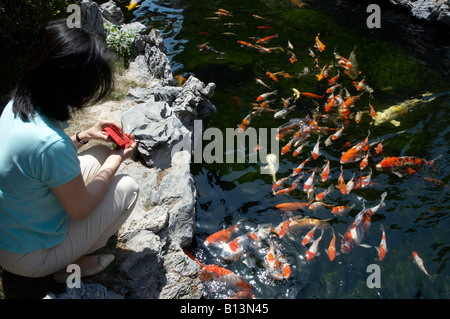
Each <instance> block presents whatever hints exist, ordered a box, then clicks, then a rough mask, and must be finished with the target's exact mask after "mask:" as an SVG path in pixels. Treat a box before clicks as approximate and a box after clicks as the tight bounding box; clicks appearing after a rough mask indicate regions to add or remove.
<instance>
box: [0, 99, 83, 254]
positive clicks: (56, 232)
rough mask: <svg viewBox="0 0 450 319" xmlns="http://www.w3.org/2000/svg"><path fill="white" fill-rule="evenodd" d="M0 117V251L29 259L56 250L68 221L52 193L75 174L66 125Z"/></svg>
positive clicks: (76, 166) (8, 113) (72, 147)
mask: <svg viewBox="0 0 450 319" xmlns="http://www.w3.org/2000/svg"><path fill="white" fill-rule="evenodd" d="M12 104H13V103H12V101H11V102H9V103H8V105H7V106H6V107H5V109H4V110H3V113H2V115H1V117H0V248H2V249H4V250H6V251H10V252H16V253H22V254H23V253H28V252H32V251H35V250H38V249H41V248H50V247H53V246H56V245H58V244H60V243H61V242H62V241H63V240H64V238H65V236H66V232H67V221H68V215H67V214H66V212H65V211H64V209H63V207H62V206H61V204H60V203H59V201H58V199H57V198H56V196H55V195H54V194H53V192H52V191H51V188H53V187H57V186H60V185H63V184H65V183H67V182H69V181H71V180H72V179H74V178H75V177H77V176H78V175H79V174H80V162H79V160H78V156H77V147H76V145H75V144H74V143H73V142H72V140H71V139H70V137H69V136H67V135H66V134H65V133H64V131H63V129H64V128H65V125H66V126H67V123H65V122H59V121H55V120H51V119H49V118H48V117H47V116H45V115H43V114H41V113H40V112H39V111H37V112H36V113H35V114H34V115H32V116H30V121H29V122H24V121H22V119H21V118H20V116H19V115H17V116H15V115H14V113H13V111H12Z"/></svg>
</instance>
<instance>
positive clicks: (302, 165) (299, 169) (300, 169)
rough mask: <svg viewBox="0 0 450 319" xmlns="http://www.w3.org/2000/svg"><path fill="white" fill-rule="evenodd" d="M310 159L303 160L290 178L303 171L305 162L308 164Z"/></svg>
mask: <svg viewBox="0 0 450 319" xmlns="http://www.w3.org/2000/svg"><path fill="white" fill-rule="evenodd" d="M309 159H310V157H308V158H307V159H305V160H304V161H303V162H302V163H301V164H300V165H299V166H298V167H297V168H295V169H294V172H293V173H292V177H294V176H297V175H298V174H299V173H300V172H301V171H302V169H303V167H305V164H306V162H308V161H309Z"/></svg>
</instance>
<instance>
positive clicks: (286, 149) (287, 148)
mask: <svg viewBox="0 0 450 319" xmlns="http://www.w3.org/2000/svg"><path fill="white" fill-rule="evenodd" d="M293 142H294V139H291V140H289V142H288V143H287V144H286V145H285V146H284V147H283V148H282V149H281V155H284V154H286V153H287V152H289V151H290V150H291V146H292V143H293Z"/></svg>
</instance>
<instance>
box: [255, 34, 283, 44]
mask: <svg viewBox="0 0 450 319" xmlns="http://www.w3.org/2000/svg"><path fill="white" fill-rule="evenodd" d="M277 37H278V34H275V35H271V36H268V37H265V38H262V39H259V40H258V41H256V43H266V42H268V41H269V40H272V39H273V38H277Z"/></svg>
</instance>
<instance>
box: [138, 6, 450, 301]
mask: <svg viewBox="0 0 450 319" xmlns="http://www.w3.org/2000/svg"><path fill="white" fill-rule="evenodd" d="M219 8H223V9H226V10H228V11H230V12H232V14H233V17H221V19H220V20H213V19H205V18H207V17H214V16H216V17H217V15H215V14H214V12H216V11H217V10H218V9H219ZM339 10H342V11H339ZM134 14H135V16H136V19H137V20H139V21H142V22H143V23H145V24H147V25H149V26H153V27H157V28H159V29H160V30H161V31H162V33H163V35H164V37H165V41H166V45H167V47H168V50H169V52H168V55H169V57H170V59H171V63H172V64H171V65H172V69H173V71H174V74H175V75H183V76H185V77H187V76H189V75H191V74H192V75H195V76H196V77H197V78H199V79H200V80H201V81H203V82H205V83H208V82H214V83H216V85H217V88H216V92H215V95H214V97H213V98H212V99H211V102H212V103H213V104H214V105H215V106H216V108H217V113H216V114H215V115H213V116H211V117H210V118H207V119H205V120H204V121H203V127H204V129H206V128H210V127H216V128H219V129H220V130H221V131H222V132H223V133H225V130H226V128H237V127H238V125H239V124H240V123H241V120H242V119H243V118H244V117H245V116H246V115H247V114H248V113H249V112H250V111H251V109H252V105H251V103H253V102H255V100H256V97H257V96H258V95H260V94H262V93H265V92H267V91H269V90H268V89H266V88H264V87H262V86H261V85H259V84H257V83H256V82H255V80H254V79H255V77H258V78H261V79H263V80H264V81H265V82H266V83H267V84H271V85H273V89H276V90H277V95H276V97H274V99H275V100H276V102H274V106H273V108H277V109H279V108H280V107H281V98H287V97H289V96H291V95H292V90H291V89H292V88H297V89H298V90H300V91H303V92H311V93H320V94H323V92H324V91H325V90H326V88H327V87H328V86H327V85H326V84H324V83H319V82H318V81H317V79H316V77H315V76H314V75H309V76H306V77H302V78H295V79H288V78H280V79H279V82H278V83H273V82H272V83H271V82H270V80H269V79H267V78H264V74H263V73H262V72H261V69H260V68H259V66H261V67H263V68H265V69H268V70H270V71H271V72H279V71H284V72H287V73H289V74H291V75H297V74H298V73H301V72H302V71H303V68H304V67H309V68H310V70H311V72H312V74H314V71H313V69H312V67H313V61H314V59H313V58H312V57H310V56H309V55H308V48H309V47H310V48H311V49H313V45H314V38H315V36H316V35H317V34H318V33H320V39H321V40H322V42H323V43H324V44H325V45H326V49H325V51H324V52H322V53H320V54H319V53H318V52H317V51H315V52H316V54H317V56H319V64H320V65H321V66H323V65H324V64H330V63H332V62H333V61H335V60H334V56H333V50H334V48H337V51H338V52H339V53H340V54H341V55H343V56H345V57H348V55H349V54H350V52H351V50H352V49H353V47H354V45H355V44H356V45H357V50H356V54H357V60H358V64H359V70H360V71H361V75H360V76H359V77H358V79H359V80H360V79H361V78H362V76H366V82H367V83H368V84H369V85H370V87H372V88H373V90H374V93H373V99H372V100H371V104H372V105H373V106H374V108H375V110H376V111H383V110H384V109H387V108H388V107H390V106H391V105H394V104H397V103H400V102H402V101H404V100H407V99H412V98H417V97H419V96H420V95H421V94H423V93H426V92H431V93H440V92H446V91H450V81H449V78H448V68H446V67H445V66H446V65H448V64H445V63H448V56H447V57H445V56H444V54H445V53H446V52H447V51H445V50H448V43H445V40H443V39H442V38H441V37H439V33H436V32H434V33H432V34H429V35H428V34H424V33H423V32H425V31H423V30H420V32H419V31H417V29H415V24H413V23H411V25H410V30H409V29H408V26H407V24H406V25H405V24H403V25H400V24H398V25H396V23H399V21H400V22H401V21H402V20H396V19H397V15H395V14H393V13H392V12H391V11H382V14H385V15H386V17H387V20H386V21H384V20H383V21H384V22H383V24H382V28H381V29H379V30H370V29H368V28H367V26H366V25H365V16H364V14H365V15H367V14H366V13H364V11H362V12H361V11H358V12H354V11H353V12H352V11H351V10H345V8H338V7H337V8H336V9H333V8H328V10H325V9H321V8H320V7H319V6H318V7H317V8H314V7H312V6H310V5H306V6H304V7H302V8H298V7H296V6H295V5H293V4H292V3H291V1H288V0H286V1H281V0H277V1H275V0H262V1H250V0H239V1H236V0H227V1H219V0H217V1H213V0H210V1H207V0H196V1H182V0H181V1H153V2H152V1H144V2H143V3H142V4H141V8H140V9H139V10H138V11H136V12H135V13H134ZM253 14H257V15H259V16H262V17H265V18H266V19H264V20H259V19H255V18H253V17H252V15H253ZM400 15H401V14H400ZM225 23H235V25H224V24H225ZM260 25H264V26H270V27H272V29H257V28H256V27H257V26H260ZM224 32H231V33H233V34H228V35H224V34H223V33H224ZM415 32H417V33H418V36H417V37H416V36H415ZM419 33H420V34H419ZM274 34H278V37H277V38H275V39H273V40H271V41H270V42H269V43H268V44H266V45H265V46H267V47H276V46H281V47H282V48H283V49H284V51H280V50H277V51H274V52H272V53H270V54H267V53H259V52H258V51H256V50H254V49H252V48H246V47H241V46H240V45H239V44H238V43H237V42H236V41H237V40H243V41H247V42H250V43H254V40H252V39H249V37H257V38H262V37H265V36H270V35H274ZM408 34H409V37H408V36H407V35H408ZM405 35H406V36H405ZM420 36H423V37H424V38H425V39H428V41H430V42H431V43H426V42H425V43H423V42H421V41H420ZM288 40H289V41H290V42H291V43H292V44H293V46H294V49H293V50H291V51H293V52H294V53H295V54H296V56H297V61H296V62H295V63H293V64H291V63H290V62H289V57H290V55H289V54H287V52H286V50H287V49H288V48H287V42H288ZM203 43H208V45H209V46H210V47H212V48H214V49H215V50H217V51H220V52H224V54H223V55H218V54H215V53H212V52H206V51H199V49H198V47H197V45H199V44H203ZM445 45H447V47H446V46H445ZM412 48H415V49H412ZM446 59H447V60H446ZM439 61H440V62H439ZM446 61H447V62H446ZM258 65H259V66H258ZM341 71H342V70H341ZM335 72H336V71H335V70H333V71H331V72H330V74H331V75H335ZM341 74H342V72H341ZM340 82H341V83H343V85H344V86H345V87H346V88H347V89H348V90H349V91H350V92H351V93H352V95H354V93H355V92H356V91H355V89H354V87H353V86H352V84H351V80H350V79H349V78H348V77H345V76H341V81H340ZM235 97H238V98H239V100H240V101H241V103H240V105H238V103H237V100H236V98H235ZM323 103H324V100H321V101H320V109H319V110H320V111H321V112H323ZM368 103H369V96H368V94H367V93H365V94H364V95H363V96H362V97H361V99H360V100H358V101H357V102H356V103H355V107H354V108H353V109H352V114H355V113H356V112H357V111H359V110H363V111H365V110H367V109H368ZM300 105H301V106H300V107H298V108H297V109H296V110H295V111H294V112H293V113H291V114H290V115H289V116H288V117H286V118H285V119H274V118H273V113H271V112H264V113H263V114H262V115H261V116H260V117H257V118H256V119H254V120H253V121H252V122H251V127H254V128H272V127H278V126H280V125H282V124H283V123H286V122H287V121H288V120H289V119H290V118H293V117H298V118H303V117H305V116H306V115H307V114H309V113H311V111H312V110H314V109H315V108H316V105H314V104H313V102H312V101H311V100H308V99H305V98H302V102H301V104H300ZM449 110H450V95H442V96H439V97H437V98H435V99H434V100H433V101H431V102H428V103H419V104H418V105H417V106H416V107H415V108H414V109H413V110H412V111H411V112H409V113H407V114H404V115H402V116H400V117H398V118H397V119H396V120H398V121H399V122H400V126H394V125H392V124H390V123H389V122H387V123H384V124H382V125H379V126H374V125H372V124H371V118H370V117H369V116H368V115H367V114H365V115H364V116H363V117H362V120H361V122H359V123H356V122H355V121H354V120H353V119H350V124H349V126H348V127H346V128H345V131H344V134H343V136H342V138H341V139H340V140H338V141H337V142H335V143H333V144H332V145H331V146H328V147H325V146H324V145H323V144H322V152H323V153H322V156H321V157H319V158H318V159H317V160H316V161H310V162H309V163H308V164H307V165H306V166H305V170H306V172H307V173H306V175H305V176H306V177H308V176H309V175H310V172H311V170H313V169H314V168H315V167H318V168H321V167H322V166H323V165H324V163H325V162H326V158H327V159H329V160H330V162H331V173H330V177H329V181H327V182H326V183H320V182H319V181H318V177H316V180H315V182H314V185H315V189H316V193H318V192H320V191H322V190H324V189H326V188H328V186H333V187H334V186H336V185H337V179H338V176H339V174H340V164H339V158H340V155H341V152H342V146H343V145H344V143H346V142H350V144H351V145H355V144H356V143H358V142H360V141H362V140H364V139H365V138H366V136H367V134H368V130H370V132H371V134H370V137H369V143H374V142H376V141H378V140H384V142H383V145H384V149H383V155H384V156H417V157H420V158H425V159H428V160H431V159H434V158H436V157H438V156H439V155H442V157H441V158H440V159H439V160H438V161H437V162H436V163H435V165H434V166H432V167H426V168H425V169H424V170H422V171H419V172H418V173H417V174H413V175H411V176H408V177H403V178H399V177H398V176H396V175H394V174H390V173H386V172H380V171H376V169H375V165H376V163H377V162H379V161H380V160H381V158H382V157H376V156H373V157H372V159H371V161H370V163H369V166H370V167H371V168H372V169H373V175H372V182H374V183H375V184H376V185H374V186H371V187H368V188H365V189H358V190H354V191H352V192H351V193H350V194H348V195H341V194H340V193H339V191H338V190H337V189H335V188H334V190H333V192H332V193H330V194H329V195H328V197H327V198H326V199H325V202H326V203H328V204H331V205H333V206H337V205H344V204H346V205H350V204H353V205H355V207H354V209H353V210H351V211H350V212H349V213H348V214H345V215H344V216H338V217H336V216H334V215H333V214H331V212H330V210H329V209H325V208H324V209H320V210H318V211H317V212H312V211H303V212H302V211H299V212H295V213H294V214H295V215H296V214H304V215H309V216H312V217H316V218H320V219H328V218H333V217H335V218H334V219H333V220H332V222H331V223H332V227H333V229H334V231H335V232H336V234H344V233H345V231H346V229H347V227H348V226H349V225H350V224H351V223H352V222H353V220H354V217H355V215H356V214H357V213H358V212H359V211H360V210H361V209H362V202H363V199H365V200H366V205H367V207H372V206H374V205H377V204H378V203H379V201H380V196H381V194H382V193H383V192H385V191H386V192H387V193H388V195H387V197H386V200H385V203H386V206H385V207H384V208H383V209H382V210H380V211H378V212H377V213H376V214H375V215H374V216H373V218H372V226H371V228H370V230H369V232H368V233H367V235H366V237H365V238H364V241H363V242H364V243H365V244H368V245H371V246H378V245H379V244H380V240H381V230H380V226H381V225H384V227H385V229H386V237H387V246H388V253H387V255H386V257H385V259H384V260H383V261H381V262H380V261H379V259H378V256H377V252H376V250H375V249H374V248H370V249H369V248H363V247H356V248H355V249H353V250H352V251H351V252H350V253H349V254H340V255H338V256H337V257H336V259H335V260H334V261H329V259H328V256H327V254H326V253H325V249H326V248H327V247H328V244H329V242H330V239H331V236H332V233H331V230H330V229H327V230H325V232H324V235H323V240H322V242H321V243H320V245H319V251H320V252H321V255H319V256H318V257H316V258H314V259H312V260H310V261H306V260H305V259H304V256H305V252H306V250H307V247H306V248H305V246H302V245H301V243H300V241H301V237H300V236H298V237H297V240H296V241H292V240H289V239H288V238H282V239H281V240H278V239H275V240H277V241H279V242H280V243H281V245H282V247H283V248H284V254H285V255H286V256H287V258H288V261H289V263H290V265H291V267H292V269H293V276H292V278H290V279H288V280H285V281H273V280H271V279H269V278H268V277H267V275H266V273H265V271H264V267H263V263H262V256H259V258H257V260H256V265H255V267H253V268H249V267H247V266H245V265H244V264H243V263H242V262H240V261H231V262H230V261H225V260H223V259H221V258H220V256H219V254H220V250H219V249H215V248H208V247H205V246H204V244H203V241H204V240H205V239H206V238H207V237H208V236H209V235H211V234H212V233H214V232H217V231H219V230H221V229H223V228H226V227H229V226H231V225H233V224H234V223H236V222H237V221H238V220H240V219H242V218H245V219H244V221H243V222H242V226H241V227H240V228H239V229H238V231H237V232H236V234H235V236H238V235H241V234H244V233H245V232H248V231H250V230H253V229H255V228H257V227H258V225H260V224H268V223H271V224H273V225H278V224H279V223H280V222H282V221H283V220H284V218H285V217H284V216H283V212H282V211H280V210H278V209H276V208H275V206H276V205H277V204H280V203H283V202H293V201H300V202H303V201H306V195H305V194H304V193H303V192H302V191H300V190H296V191H294V192H292V193H291V194H289V195H277V196H274V195H273V193H272V192H271V189H272V177H271V176H270V175H263V174H261V173H260V168H261V167H262V166H263V165H264V164H262V163H259V162H258V163H249V162H248V159H247V162H246V163H212V164H206V163H202V164H194V165H193V167H192V168H193V174H194V179H195V184H196V188H197V191H198V199H197V200H198V203H197V221H196V232H195V240H194V243H193V245H192V247H191V251H192V252H193V254H194V255H195V256H196V257H197V258H198V259H199V260H200V261H201V262H203V263H205V264H217V265H220V266H223V267H225V268H227V269H230V270H231V271H233V272H235V273H236V274H238V275H241V276H243V278H244V279H245V280H246V281H247V282H248V283H249V284H250V285H251V286H252V292H253V294H254V295H255V297H256V298H448V297H449V296H450V276H449V275H450V270H449V265H448V263H447V262H448V259H449V256H450V255H449V254H450V237H449V235H450V230H449V229H450V220H449V218H448V216H449V215H448V214H449V212H450V210H449V207H450V205H449V202H448V200H449V194H450V189H449V188H448V187H444V186H442V185H440V184H435V183H430V182H427V181H426V180H425V177H431V178H434V179H437V180H440V181H442V183H444V184H447V183H448V182H449V172H450V170H449V168H448V166H449V164H450V161H449V156H448V155H449V146H448V144H449V137H450V130H449V125H448V124H449V121H448V118H449ZM330 126H331V127H338V126H340V124H339V125H336V124H334V126H333V125H332V124H330ZM325 138H326V136H324V137H323V138H322V142H323V141H324V140H325ZM309 141H310V145H308V146H306V147H305V148H304V151H303V153H302V154H301V155H299V156H298V157H293V156H292V151H291V152H290V153H288V154H286V155H279V158H280V168H279V170H278V172H277V175H276V176H277V179H278V178H281V177H283V176H287V175H289V174H290V172H291V171H292V169H293V168H295V167H297V166H298V165H299V164H300V163H301V162H302V161H303V160H304V159H306V157H308V156H310V152H311V150H312V147H313V146H314V144H315V142H316V141H317V135H312V137H311V138H309ZM287 142H288V138H285V139H284V140H282V141H280V148H281V147H283V146H284V145H285V144H286V143H287ZM207 143H208V141H205V142H204V145H205V144H207ZM247 153H248V152H247ZM319 171H320V172H321V170H319ZM364 172H365V174H364V175H366V174H367V173H368V172H369V171H368V170H366V171H364ZM353 173H356V176H359V163H354V164H345V165H344V179H345V181H346V182H347V181H348V180H349V179H350V178H351V177H352V174H353ZM304 180H305V179H304ZM304 180H303V181H304ZM305 233H306V232H303V233H302V235H304V234H305ZM318 233H319V234H320V232H318ZM318 233H316V237H317V236H318ZM340 242H341V237H340V236H339V235H337V241H336V246H337V248H338V250H340ZM265 248H267V245H266V244H264V245H263V246H262V249H261V251H263V250H264V249H265ZM413 250H414V251H417V252H418V254H419V256H420V257H421V258H422V259H423V261H424V265H425V267H426V269H427V271H428V272H429V273H430V275H432V277H433V280H430V279H429V278H428V277H427V276H426V275H425V274H424V273H423V272H422V271H421V270H420V269H419V268H418V267H417V266H416V265H415V264H414V263H413V259H412V256H411V253H412V251H413ZM370 264H376V265H378V266H379V267H380V275H381V282H380V284H381V287H380V288H369V287H368V286H367V283H366V280H367V278H368V277H369V275H371V272H367V267H368V265H370ZM226 297H229V294H227V291H226V290H225V289H220V287H219V288H217V287H215V286H214V285H209V286H208V293H207V294H206V295H205V298H226Z"/></svg>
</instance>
